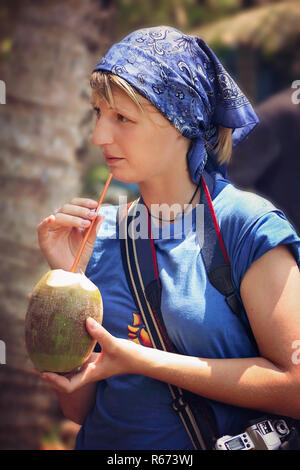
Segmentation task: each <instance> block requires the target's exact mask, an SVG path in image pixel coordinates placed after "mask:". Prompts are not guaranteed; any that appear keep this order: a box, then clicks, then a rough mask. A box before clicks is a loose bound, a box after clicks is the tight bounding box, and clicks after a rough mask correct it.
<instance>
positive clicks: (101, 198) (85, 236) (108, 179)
mask: <svg viewBox="0 0 300 470" xmlns="http://www.w3.org/2000/svg"><path fill="white" fill-rule="evenodd" d="M111 179H112V174H111V173H110V174H109V175H108V178H107V180H106V183H105V186H104V188H103V191H102V193H101V196H100V199H99V201H98V206H97V209H96V212H98V210H99V208H100V206H101V204H102V202H103V199H104V197H105V194H106V191H107V189H108V186H109V184H110V182H111ZM95 220H96V217H95V218H94V219H93V220H92V221H91V225H90V226H89V228H88V229H87V230H86V233H85V235H84V238H83V240H82V242H81V245H80V247H79V250H78V253H77V255H76V258H75V261H74V263H73V266H72V268H71V273H74V272H75V271H76V268H77V265H78V262H79V260H80V257H81V255H82V252H83V250H84V247H85V244H86V242H87V240H88V238H89V235H90V233H91V230H92V228H93V225H94V223H95Z"/></svg>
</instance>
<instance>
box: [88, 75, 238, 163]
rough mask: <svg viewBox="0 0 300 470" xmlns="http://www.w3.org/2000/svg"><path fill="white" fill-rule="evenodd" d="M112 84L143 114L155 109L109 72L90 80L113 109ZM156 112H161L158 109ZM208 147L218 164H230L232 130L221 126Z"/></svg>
mask: <svg viewBox="0 0 300 470" xmlns="http://www.w3.org/2000/svg"><path fill="white" fill-rule="evenodd" d="M110 82H111V83H112V84H114V85H116V86H118V87H119V88H120V89H121V90H122V91H124V92H125V93H126V94H127V96H128V97H129V98H131V99H132V101H133V102H134V103H135V104H136V105H137V106H138V108H139V109H140V110H141V111H142V112H144V109H143V107H144V106H147V107H148V106H149V108H155V106H154V105H152V103H149V104H148V103H147V101H148V100H146V98H143V97H141V95H140V94H139V93H138V92H137V91H136V89H135V88H134V87H133V86H131V85H130V84H129V83H128V82H127V81H126V80H124V79H123V78H121V77H118V76H117V75H114V74H111V73H108V72H102V71H100V70H99V71H96V72H93V73H92V75H91V78H90V85H91V88H92V90H93V91H95V92H96V93H97V94H99V95H102V96H103V97H104V98H105V100H106V101H107V102H108V103H109V105H110V106H111V107H114V98H113V94H112V89H111V84H110ZM141 98H142V99H141ZM155 110H156V111H157V112H159V111H158V110H157V109H156V108H155ZM206 145H207V147H210V148H211V150H213V152H214V153H215V154H216V155H217V158H218V162H219V163H220V164H222V163H226V162H229V160H230V158H231V154H232V129H229V128H228V127H223V126H219V127H218V137H217V140H216V142H215V144H214V146H213V147H212V146H211V145H210V144H209V143H208V142H206Z"/></svg>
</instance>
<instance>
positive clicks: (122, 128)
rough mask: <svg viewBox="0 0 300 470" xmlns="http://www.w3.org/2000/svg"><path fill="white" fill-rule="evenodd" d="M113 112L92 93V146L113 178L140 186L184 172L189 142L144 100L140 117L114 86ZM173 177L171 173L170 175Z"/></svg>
mask: <svg viewBox="0 0 300 470" xmlns="http://www.w3.org/2000/svg"><path fill="white" fill-rule="evenodd" d="M112 93H113V97H114V104H115V106H114V108H111V107H110V106H109V105H108V103H107V102H106V101H105V100H104V99H103V98H102V97H101V96H99V95H98V94H96V93H93V95H92V105H93V107H94V109H95V111H96V125H95V129H94V133H93V138H92V142H93V144H94V145H96V146H97V147H99V148H100V149H101V150H102V153H103V155H104V157H105V160H106V163H107V165H108V166H109V169H110V172H111V173H112V175H113V177H114V178H115V179H117V180H119V181H123V182H127V183H133V182H136V183H141V182H145V181H147V180H149V181H150V180H151V179H152V178H157V177H164V176H167V175H168V174H172V169H174V171H175V168H177V169H178V171H181V170H182V169H184V168H186V153H187V150H188V146H189V142H190V141H189V139H187V138H185V137H183V136H182V135H181V134H180V132H179V131H177V129H175V127H174V126H172V124H171V123H170V122H169V121H168V120H167V119H166V118H165V117H164V116H163V115H162V114H161V113H160V112H159V111H158V110H157V109H156V108H155V107H154V106H153V105H152V104H151V103H150V102H149V101H148V100H146V99H145V98H144V97H142V96H140V95H139V98H140V101H141V103H142V106H143V109H144V111H145V112H144V113H143V112H142V111H141V110H140V109H139V108H138V106H137V105H136V104H135V103H134V102H133V101H132V100H131V99H130V98H129V97H128V96H127V95H126V94H125V93H124V92H123V91H122V90H120V89H119V88H118V87H117V86H115V85H113V86H112ZM173 175H174V173H173Z"/></svg>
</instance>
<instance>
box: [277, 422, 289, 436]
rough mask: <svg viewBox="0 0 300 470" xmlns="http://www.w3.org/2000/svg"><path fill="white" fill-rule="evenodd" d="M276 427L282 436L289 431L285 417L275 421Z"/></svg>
mask: <svg viewBox="0 0 300 470" xmlns="http://www.w3.org/2000/svg"><path fill="white" fill-rule="evenodd" d="M274 428H275V429H276V431H277V432H278V434H280V435H281V436H285V435H286V434H288V432H289V429H288V427H287V425H286V422H285V421H284V420H283V419H280V420H278V421H275V423H274Z"/></svg>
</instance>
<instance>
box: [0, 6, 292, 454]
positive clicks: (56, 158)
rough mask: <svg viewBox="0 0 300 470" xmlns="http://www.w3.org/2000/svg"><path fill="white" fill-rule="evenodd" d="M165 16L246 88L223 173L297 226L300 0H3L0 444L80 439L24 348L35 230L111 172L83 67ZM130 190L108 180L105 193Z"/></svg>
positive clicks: (39, 267) (114, 197) (68, 445)
mask: <svg viewBox="0 0 300 470" xmlns="http://www.w3.org/2000/svg"><path fill="white" fill-rule="evenodd" d="M159 24H169V25H171V26H174V27H177V28H179V29H181V30H182V31H184V32H187V33H189V34H195V35H198V36H200V37H202V38H204V39H205V40H206V41H207V42H208V44H209V45H210V46H211V47H212V48H213V50H214V51H215V52H216V54H217V55H218V56H219V58H220V60H221V61H222V62H223V64H224V66H225V68H227V70H228V71H229V73H231V75H232V76H233V78H234V79H235V80H236V81H237V82H238V84H239V86H240V88H241V89H242V90H243V91H244V92H245V94H246V95H247V96H248V97H249V99H250V101H251V102H252V104H253V106H254V107H255V109H256V111H257V113H258V114H259V117H260V119H261V124H260V125H259V126H258V127H257V128H256V129H255V130H254V131H253V132H252V134H251V135H250V136H249V138H248V139H247V141H245V142H244V143H243V144H242V145H241V146H240V147H239V148H237V149H234V152H233V158H232V163H231V164H230V166H229V176H230V178H231V179H232V181H233V182H234V183H235V184H236V185H237V186H238V187H241V188H245V189H250V190H252V191H256V192H257V193H259V194H262V195H264V196H266V197H267V198H269V199H271V200H272V201H273V202H274V204H275V205H277V206H278V207H280V208H282V209H283V210H284V211H285V212H286V214H287V216H288V218H289V219H290V221H291V222H292V223H293V225H294V226H295V227H296V228H297V230H298V231H300V219H299V213H300V211H299V209H298V204H299V183H300V181H299V175H300V155H299V148H300V140H299V139H300V126H299V124H300V105H299V102H300V2H299V1H298V0H287V1H267V0H205V1H198V0H182V1H181V0H85V1H84V2H83V1H81V0H30V1H28V0H0V80H1V81H2V82H4V83H5V85H6V96H5V104H4V99H3V96H2V100H0V102H1V104H0V193H1V197H0V209H1V229H0V251H1V272H0V315H1V316H0V342H1V348H0V349H1V354H0V356H1V357H0V449H72V447H73V443H74V437H75V435H76V433H77V432H78V429H79V427H78V426H77V425H75V424H74V423H72V422H70V421H67V420H65V419H64V418H63V416H62V415H61V413H60V410H59V408H58V405H57V401H56V398H55V396H54V395H53V394H52V393H51V392H50V391H49V389H48V388H47V387H46V386H45V385H44V383H42V382H41V380H39V378H38V377H37V376H36V375H35V374H34V373H33V371H32V365H31V363H30V361H29V359H28V357H27V354H26V350H25V346H24V318H25V313H26V309H27V305H28V295H29V293H30V292H31V290H32V288H33V286H34V285H35V284H36V282H37V281H38V280H39V279H40V277H41V276H42V275H43V274H44V273H45V272H46V271H47V270H48V265H47V264H46V263H45V260H44V259H43V257H42V255H41V253H40V251H39V247H38V243H37V236H36V226H37V224H38V223H39V222H40V221H41V220H42V219H43V218H44V217H46V216H47V215H49V214H51V213H52V212H53V211H54V210H55V209H58V208H59V207H61V205H62V204H63V203H64V202H66V201H68V200H70V199H71V198H72V197H74V196H76V195H82V196H90V197H93V198H95V199H98V196H99V194H100V192H101V189H102V187H103V184H104V182H105V180H106V177H107V175H108V169H107V167H106V165H105V163H104V160H103V158H102V155H101V154H100V153H99V150H98V149H94V148H93V147H92V145H91V142H90V140H91V133H92V129H93V123H94V117H93V114H92V111H91V109H90V105H89V98H90V89H89V74H90V72H91V70H92V67H93V66H94V65H95V64H96V62H97V61H98V60H99V58H100V57H101V56H102V55H103V54H104V53H105V52H106V50H107V49H108V48H109V46H110V45H111V44H112V43H113V42H115V41H117V40H118V39H121V38H122V37H123V36H124V35H126V34H128V33H129V32H131V31H132V30H134V29H137V28H140V27H147V26H154V25H159ZM2 84H3V83H2ZM297 89H299V93H297ZM136 191H137V187H136V186H135V185H123V184H121V183H118V182H117V181H114V182H113V184H112V186H111V187H110V190H109V193H108V194H107V198H106V200H107V202H111V203H117V202H118V196H119V195H120V194H126V195H128V199H129V200H131V199H133V198H134V197H136Z"/></svg>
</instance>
